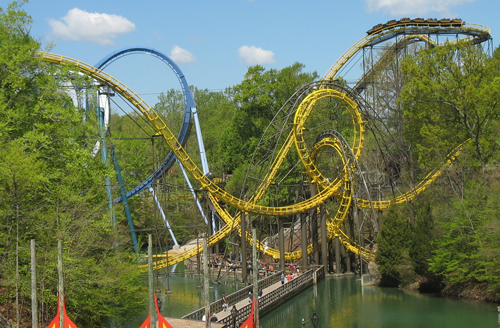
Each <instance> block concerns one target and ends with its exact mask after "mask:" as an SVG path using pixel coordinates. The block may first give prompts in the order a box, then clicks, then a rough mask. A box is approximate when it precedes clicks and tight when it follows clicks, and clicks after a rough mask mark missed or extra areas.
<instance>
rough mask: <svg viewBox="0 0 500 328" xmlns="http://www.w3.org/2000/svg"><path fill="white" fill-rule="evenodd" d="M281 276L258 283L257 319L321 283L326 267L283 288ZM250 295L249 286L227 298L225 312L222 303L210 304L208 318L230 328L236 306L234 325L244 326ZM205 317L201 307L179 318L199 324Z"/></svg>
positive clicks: (294, 280)
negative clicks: (233, 309) (211, 317)
mask: <svg viewBox="0 0 500 328" xmlns="http://www.w3.org/2000/svg"><path fill="white" fill-rule="evenodd" d="M281 272H282V271H278V272H276V273H275V274H273V275H271V276H269V277H267V278H264V279H261V280H259V283H258V287H259V289H262V291H263V294H262V297H260V298H259V301H258V304H259V316H262V315H264V314H265V313H267V312H269V311H271V310H273V309H274V308H276V307H278V306H279V305H281V304H283V303H284V302H285V301H287V300H289V299H291V298H292V297H294V296H295V295H297V294H298V293H300V292H301V291H303V290H304V289H306V288H307V287H309V286H311V285H313V284H316V283H318V282H319V281H320V280H322V279H324V278H325V267H324V266H317V267H313V268H310V269H309V270H307V271H305V272H304V273H302V274H300V275H299V276H298V277H296V278H295V279H293V280H291V281H289V282H285V284H283V285H282V284H281V281H280V276H281ZM285 281H286V279H285ZM249 292H253V285H249V286H248V287H245V288H243V289H240V290H239V291H237V292H235V293H232V294H230V295H227V296H226V300H227V302H228V309H227V311H224V310H223V307H222V305H223V302H222V300H218V301H216V302H213V303H212V304H210V313H211V316H212V315H213V314H215V316H216V317H217V319H218V321H217V323H219V324H224V325H225V327H230V324H231V323H232V322H233V317H232V315H231V309H232V308H233V306H236V309H237V310H238V311H237V315H236V323H240V322H243V321H244V320H246V319H247V318H248V316H249V315H250V310H251V307H252V306H251V302H250V300H249V297H248V296H249ZM204 314H205V308H204V307H203V308H201V309H198V310H196V311H194V312H191V313H189V314H187V315H185V316H183V317H182V318H183V319H191V320H201V319H202V317H203V315H204ZM238 327H239V326H238Z"/></svg>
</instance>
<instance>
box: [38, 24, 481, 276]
mask: <svg viewBox="0 0 500 328" xmlns="http://www.w3.org/2000/svg"><path fill="white" fill-rule="evenodd" d="M422 28H423V27H420V29H419V28H416V27H415V26H398V27H397V33H395V31H394V29H391V31H384V30H382V31H381V32H380V33H378V34H376V35H370V36H367V37H365V38H363V39H361V40H360V41H358V43H356V44H355V45H354V46H353V47H351V49H350V50H349V51H348V52H346V54H344V55H343V56H342V57H341V59H339V60H338V61H337V62H336V63H335V64H334V66H332V68H331V69H330V70H329V72H328V73H327V74H326V75H325V78H324V80H323V81H322V82H318V86H317V87H316V88H315V89H314V91H312V92H310V93H309V94H307V96H305V97H304V99H303V100H302V101H301V102H300V104H299V106H298V107H297V110H296V112H295V115H294V123H293V128H292V131H291V132H290V134H289V135H288V137H287V138H286V142H285V143H284V145H283V147H282V148H281V149H280V151H279V153H278V155H277V156H276V158H275V159H274V160H273V164H272V166H271V167H272V169H271V170H270V171H269V174H268V175H267V176H266V179H265V180H264V181H263V183H262V184H261V186H260V188H259V190H258V192H257V193H256V194H255V195H254V196H253V197H252V198H250V200H248V201H245V200H242V199H239V198H237V197H235V196H233V195H231V194H229V193H227V192H226V191H224V190H223V189H221V188H219V187H218V186H217V185H216V184H214V183H213V182H212V181H211V180H210V179H209V178H208V177H206V176H205V175H204V174H203V173H202V171H201V170H200V169H199V168H198V166H197V165H196V164H195V163H194V162H193V161H192V159H191V158H190V156H189V155H188V154H187V152H186V151H185V150H184V148H183V147H182V144H181V142H180V141H178V140H177V138H176V137H175V135H174V134H173V133H172V132H171V130H170V129H169V127H168V126H167V124H166V123H165V122H164V121H163V120H162V118H161V117H160V116H159V115H158V114H157V113H156V112H155V111H154V110H153V109H152V108H151V107H150V106H149V105H148V104H146V102H145V101H144V100H143V99H142V98H141V97H140V96H138V95H137V94H136V93H135V92H133V91H132V90H131V89H130V88H128V87H127V86H126V85H124V84H123V83H121V82H120V81H118V80H117V79H115V78H114V77H112V76H110V75H109V74H107V73H105V72H103V71H102V70H100V69H98V68H96V67H93V66H91V65H88V64H86V63H84V62H81V61H78V60H75V59H71V58H68V57H64V56H60V55H55V54H50V53H39V54H38V55H39V56H41V57H43V58H44V60H46V61H47V62H50V63H53V64H57V65H67V66H72V67H73V68H75V69H77V70H79V71H80V72H82V73H84V74H86V75H88V76H90V77H92V78H93V79H95V80H97V81H99V82H100V83H103V84H107V85H109V86H110V87H111V88H112V89H114V90H115V92H118V93H119V94H121V95H122V96H123V97H124V98H125V99H127V101H129V102H130V103H131V104H132V105H133V106H134V107H136V108H137V109H138V110H139V111H140V112H141V113H142V114H143V115H144V116H145V117H146V118H147V119H148V120H149V121H150V122H151V124H152V125H153V127H154V128H155V129H156V130H157V132H158V133H160V134H162V136H163V138H164V139H165V141H166V143H167V145H168V146H169V148H170V149H171V150H172V152H173V153H174V155H175V156H176V157H177V158H178V159H179V160H180V161H181V162H182V164H183V165H184V166H185V168H186V169H187V171H188V172H189V173H190V174H191V175H192V177H193V178H194V179H195V180H196V181H197V182H198V183H199V184H200V186H201V188H203V189H206V190H207V191H208V192H209V197H210V198H211V199H212V203H213V205H214V207H215V209H216V210H217V212H218V214H219V215H220V217H221V218H222V219H223V220H224V221H225V222H226V225H225V226H224V227H223V228H222V229H221V230H220V231H218V232H217V233H216V234H214V235H213V236H211V237H210V238H209V240H208V242H209V245H213V244H215V243H217V242H219V241H220V240H222V239H223V238H224V237H225V236H226V235H227V234H228V233H229V232H231V230H232V228H236V229H238V227H239V220H240V219H239V217H240V216H239V215H235V217H232V216H231V215H230V214H229V212H228V211H227V210H226V209H223V208H221V207H220V206H219V204H218V202H216V201H214V197H217V198H218V199H219V200H222V201H223V202H225V203H226V204H229V205H230V206H233V207H235V208H237V209H239V210H240V211H243V212H250V213H255V214H262V215H272V216H289V215H293V214H297V213H304V212H306V211H309V210H311V209H312V208H317V207H319V206H320V205H321V204H322V203H324V202H325V201H326V200H327V199H329V198H330V197H332V196H334V197H337V198H339V199H340V200H341V202H340V204H341V206H339V209H338V212H337V214H336V215H335V217H334V218H333V219H330V220H329V224H328V232H329V238H332V237H333V236H340V237H341V240H342V243H343V244H345V245H346V247H347V248H348V249H349V250H351V251H353V252H356V253H358V254H359V253H362V254H363V255H364V256H365V257H367V258H373V254H371V253H370V252H369V251H368V250H366V249H363V248H361V247H359V246H357V245H355V244H354V243H353V241H350V240H349V238H348V237H347V236H346V235H345V234H343V232H342V231H341V230H340V225H341V223H342V222H343V220H344V219H345V217H346V215H347V212H348V209H349V206H350V203H351V201H352V199H353V194H352V179H351V176H352V173H353V172H352V170H353V168H354V163H353V161H355V160H357V158H358V157H359V156H360V154H361V149H362V143H363V139H364V136H363V134H364V124H365V123H366V122H364V121H363V119H362V113H361V112H360V111H359V108H358V104H357V103H356V102H355V101H353V100H352V99H351V98H350V97H349V95H348V93H346V92H343V90H342V89H341V88H337V87H336V86H335V84H331V83H327V82H325V80H333V79H334V76H335V74H336V73H337V72H338V71H339V70H340V68H341V67H342V66H343V65H344V64H345V63H346V62H347V61H348V60H349V58H351V57H352V56H353V55H354V54H355V53H356V52H357V51H359V50H360V49H361V48H362V47H364V46H366V45H369V44H370V43H374V42H376V40H377V39H379V38H380V39H383V38H386V39H387V38H388V35H389V34H391V35H392V37H397V36H399V35H401V34H402V33H403V32H404V31H406V32H410V31H415V33H417V32H418V33H422ZM446 29H449V27H446ZM433 30H434V31H435V30H436V28H434V29H433ZM454 30H455V32H457V33H459V32H461V31H463V33H464V34H467V35H472V36H471V37H474V36H475V35H478V37H481V38H485V34H488V35H489V30H488V29H486V28H485V27H482V26H480V25H470V24H469V25H467V26H465V24H464V26H461V27H460V28H456V29H454ZM322 98H335V99H337V100H338V101H341V102H344V104H345V106H346V108H349V111H350V112H351V117H352V118H353V125H354V129H355V131H356V132H355V136H356V137H355V138H354V142H353V144H352V145H351V146H349V147H350V153H352V154H353V155H354V156H353V158H349V157H343V156H341V158H342V161H343V163H344V170H343V173H342V174H340V176H339V177H338V178H337V179H336V180H335V181H333V182H329V181H328V180H327V179H325V178H324V177H323V176H322V174H321V172H319V170H317V168H316V167H315V164H314V161H313V160H312V158H311V156H310V153H311V151H310V150H308V149H307V147H306V146H305V142H304V140H303V133H304V130H305V127H304V125H305V122H306V121H307V119H308V117H309V115H310V114H311V112H312V111H313V109H314V106H315V105H316V103H317V102H318V101H319V100H320V99H322ZM329 142H330V143H331V144H330V145H326V146H329V147H333V148H334V149H336V151H337V152H338V153H339V155H341V154H343V153H345V151H342V150H341V148H342V147H346V146H345V145H343V146H341V145H340V143H339V141H338V140H330V141H329ZM293 145H295V147H296V149H297V153H298V154H299V157H300V160H301V162H302V164H303V166H304V168H305V170H306V172H307V173H308V175H309V177H310V179H311V181H312V182H316V183H318V186H320V188H319V189H320V190H319V192H318V193H317V195H315V196H314V197H311V198H309V199H307V200H304V201H302V202H299V203H297V204H293V205H288V206H282V207H270V206H264V205H261V204H258V203H259V202H260V200H261V199H262V197H263V194H264V192H265V190H266V189H268V188H269V186H270V185H271V182H272V179H273V175H274V174H275V172H277V168H278V167H279V166H280V165H281V164H282V163H283V160H284V157H286V154H288V152H289V151H290V149H291V148H292V146H293ZM323 146H325V145H323ZM462 146H463V144H462V145H459V146H458V147H457V148H456V149H455V150H454V151H452V152H451V153H450V155H449V156H448V158H447V159H446V161H445V162H443V165H442V166H441V167H439V168H437V169H435V170H433V171H432V172H430V173H429V175H428V176H427V177H426V179H424V180H423V181H422V182H421V183H420V184H419V185H418V186H417V187H416V188H414V189H412V190H411V191H409V192H408V193H406V194H405V195H402V196H400V197H398V198H396V199H395V200H388V201H382V202H381V203H377V202H371V201H369V200H363V199H357V202H358V206H360V207H369V206H372V207H376V208H386V207H388V206H390V205H391V204H394V203H396V204H397V203H402V202H406V201H409V200H411V199H413V198H414V197H416V196H417V195H418V194H419V193H421V192H422V191H424V190H425V188H427V187H428V186H429V185H430V184H431V183H432V182H433V181H434V180H435V179H437V177H439V176H440V175H441V173H442V171H443V169H444V168H446V167H447V166H448V165H449V164H450V163H451V162H452V161H453V160H454V159H455V158H456V156H458V154H459V152H460V150H461V147H462ZM240 233H241V232H240ZM247 240H248V241H250V242H251V241H252V240H251V236H250V234H249V233H247ZM257 244H258V248H259V249H260V251H265V253H266V254H268V255H270V256H272V257H273V258H275V259H277V258H279V252H278V251H277V250H275V249H272V248H267V247H266V248H265V247H264V245H263V244H262V243H260V242H258V243H257ZM353 244H354V246H353ZM201 250H202V247H201V246H198V247H196V248H194V249H191V250H190V251H187V252H184V253H181V254H179V255H177V256H174V257H170V258H169V259H165V260H162V261H157V262H156V263H155V268H156V269H159V268H161V267H165V266H167V265H173V264H175V263H178V262H181V261H183V260H185V259H188V258H190V257H192V256H194V255H196V254H197V253H199V252H200V251H201ZM310 252H312V245H309V247H308V253H310ZM301 256H302V254H301V252H300V251H298V252H289V253H286V254H285V259H286V260H292V259H297V258H300V257H301Z"/></svg>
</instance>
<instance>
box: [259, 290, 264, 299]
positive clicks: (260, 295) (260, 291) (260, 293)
mask: <svg viewBox="0 0 500 328" xmlns="http://www.w3.org/2000/svg"><path fill="white" fill-rule="evenodd" d="M262 294H263V292H262V289H259V298H261V297H262Z"/></svg>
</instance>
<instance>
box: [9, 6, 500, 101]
mask: <svg viewBox="0 0 500 328" xmlns="http://www.w3.org/2000/svg"><path fill="white" fill-rule="evenodd" d="M2 2H4V4H1V5H0V6H1V7H2V8H5V7H6V4H7V3H9V2H10V1H8V0H7V1H5V0H2ZM24 9H25V10H26V11H27V13H28V14H30V15H31V16H32V18H33V19H34V21H35V23H34V24H33V26H32V29H31V34H32V35H33V36H35V37H36V38H38V39H40V40H41V41H43V42H44V43H46V44H48V43H52V44H53V45H54V46H53V48H52V50H51V52H53V53H56V54H60V55H64V56H67V57H71V58H75V59H79V60H81V61H84V62H86V63H88V64H91V65H95V64H96V63H97V62H99V61H100V60H101V59H102V58H103V57H104V56H106V55H108V54H109V53H111V52H113V51H116V50H119V49H122V48H125V47H129V46H145V47H151V48H154V49H156V50H159V51H161V52H163V53H165V54H166V55H168V56H170V57H171V58H172V59H174V60H175V61H176V63H177V64H178V65H179V67H180V68H181V70H182V71H183V73H184V74H185V76H186V79H187V81H188V83H189V84H190V85H194V86H196V87H197V88H201V89H210V90H220V89H224V88H226V87H229V86H234V85H235V84H238V83H240V82H241V81H242V79H243V76H244V74H245V72H246V71H247V68H248V66H251V65H255V64H262V65H263V66H264V67H266V68H268V69H269V68H276V69H280V68H283V67H286V66H290V65H292V64H293V63H294V62H300V63H302V64H304V65H305V71H307V72H310V71H316V72H318V74H319V75H320V76H323V75H324V74H325V73H326V72H327V71H328V69H329V68H330V67H331V65H332V64H333V63H334V62H335V61H336V60H337V59H338V58H339V57H340V56H341V55H342V54H343V53H344V51H346V50H347V49H348V48H349V47H350V46H351V45H353V44H354V43H355V42H356V41H358V40H359V39H361V38H362V37H363V36H365V35H366V31H367V30H369V29H370V28H371V27H372V26H373V25H375V24H377V23H385V22H386V21H388V20H390V19H393V18H394V19H398V18H400V17H404V16H408V17H424V18H427V17H436V18H442V17H449V18H453V17H460V18H462V19H463V20H464V21H466V22H470V23H478V24H483V25H486V26H488V27H489V28H490V29H491V35H492V36H493V46H494V47H495V48H496V47H497V46H498V40H499V39H498V37H497V36H498V35H499V34H500V0H351V1H345V0H343V1H341V0H336V1H333V0H329V1H326V0H307V1H306V0H302V1H294V0H288V1H283V0H268V1H263V0H254V1H249V0H231V1H229V0H211V1H208V0H197V1H180V0H158V1H156V0H143V1H137V0H135V1H131V0H121V1H115V0H99V1H97V0H86V1H81V0H80V1H75V0H50V1H42V0H31V2H29V3H28V4H26V5H25V6H24ZM106 71H107V72H108V73H110V74H111V75H113V76H114V77H115V78H117V79H118V80H120V81H122V82H123V83H125V84H126V85H128V86H129V87H131V88H132V89H133V90H134V91H135V92H137V93H138V94H141V95H143V98H144V99H145V100H146V101H147V102H148V103H150V105H153V104H154V102H155V100H156V96H157V94H158V93H159V92H161V91H166V90H168V89H170V88H179V84H178V82H177V79H176V78H175V76H174V75H173V73H172V72H171V70H170V69H169V68H168V67H166V65H164V64H163V63H161V62H160V61H159V60H157V59H154V58H152V57H150V56H145V55H134V56H127V57H125V58H123V59H121V60H119V61H117V62H115V63H113V64H111V65H110V66H109V67H108V68H107V69H106Z"/></svg>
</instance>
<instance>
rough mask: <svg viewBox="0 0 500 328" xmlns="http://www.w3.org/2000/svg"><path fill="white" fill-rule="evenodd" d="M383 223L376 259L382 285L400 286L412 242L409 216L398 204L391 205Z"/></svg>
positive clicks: (378, 238) (378, 239) (378, 237)
mask: <svg viewBox="0 0 500 328" xmlns="http://www.w3.org/2000/svg"><path fill="white" fill-rule="evenodd" d="M382 220H383V224H382V228H381V230H380V233H379V235H378V236H377V246H378V250H377V254H376V261H377V264H378V267H379V271H380V274H381V282H380V283H381V285H383V286H399V285H400V283H401V281H402V279H403V277H402V276H401V270H400V268H399V267H400V266H401V265H408V261H407V259H408V247H409V243H410V240H411V239H410V228H409V217H408V216H406V215H404V213H402V212H401V211H400V208H398V207H397V206H392V207H390V208H389V209H388V210H387V212H386V213H384V216H383V218H382Z"/></svg>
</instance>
